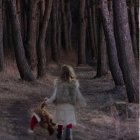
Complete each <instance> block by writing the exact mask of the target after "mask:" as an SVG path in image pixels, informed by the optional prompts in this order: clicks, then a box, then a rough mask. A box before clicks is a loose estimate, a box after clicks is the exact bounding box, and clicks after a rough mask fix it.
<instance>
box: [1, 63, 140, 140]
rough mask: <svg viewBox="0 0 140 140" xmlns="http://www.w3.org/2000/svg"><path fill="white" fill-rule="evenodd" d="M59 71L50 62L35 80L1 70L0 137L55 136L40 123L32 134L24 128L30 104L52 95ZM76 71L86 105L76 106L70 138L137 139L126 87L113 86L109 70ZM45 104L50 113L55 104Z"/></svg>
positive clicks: (44, 139)
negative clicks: (99, 72)
mask: <svg viewBox="0 0 140 140" xmlns="http://www.w3.org/2000/svg"><path fill="white" fill-rule="evenodd" d="M58 71H59V68H57V67H56V66H50V67H49V68H48V73H47V76H46V77H45V78H44V79H42V80H38V81H37V82H25V81H22V80H20V79H19V75H18V73H17V72H15V71H12V70H10V69H8V70H7V71H6V72H3V73H1V74H0V107H1V108H0V114H1V115H0V140H19V139H20V140H56V137H55V135H54V136H52V137H49V136H48V133H47V131H46V130H44V129H42V128H40V127H36V129H35V133H34V134H29V133H28V131H27V130H28V126H29V121H30V116H31V112H32V108H34V107H35V106H36V105H38V104H40V103H41V101H42V100H43V99H44V97H46V96H47V97H50V96H51V94H52V92H53V80H54V79H55V78H56V77H57V74H58ZM75 71H76V74H77V77H78V79H79V82H80V90H81V92H82V94H83V96H84V97H85V99H86V101H87V106H86V107H85V108H77V109H76V116H77V122H78V124H77V126H75V127H74V128H73V139H74V140H138V107H139V106H138V104H134V103H133V104H132V103H128V101H127V96H126V92H125V88H124V87H116V88H114V83H113V81H112V78H111V76H110V74H108V75H107V76H105V77H102V78H96V79H95V78H94V77H95V74H96V73H95V68H93V67H89V66H83V67H75ZM15 75H16V76H15ZM46 108H47V109H48V111H49V112H50V113H52V114H53V112H54V110H55V106H54V105H48V106H47V107H46Z"/></svg>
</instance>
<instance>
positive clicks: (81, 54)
mask: <svg viewBox="0 0 140 140" xmlns="http://www.w3.org/2000/svg"><path fill="white" fill-rule="evenodd" d="M85 7H86V1H85V0H80V8H79V18H80V19H79V28H80V30H79V45H78V65H82V64H86V54H85V42H86V18H85Z"/></svg>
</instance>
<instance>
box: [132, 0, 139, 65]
mask: <svg viewBox="0 0 140 140" xmlns="http://www.w3.org/2000/svg"><path fill="white" fill-rule="evenodd" d="M130 17H131V31H132V46H133V51H134V56H135V59H136V64H137V63H138V49H137V48H138V47H137V31H136V29H137V28H136V20H135V7H134V2H133V0H131V3H130Z"/></svg>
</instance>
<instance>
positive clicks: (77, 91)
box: [76, 81, 86, 106]
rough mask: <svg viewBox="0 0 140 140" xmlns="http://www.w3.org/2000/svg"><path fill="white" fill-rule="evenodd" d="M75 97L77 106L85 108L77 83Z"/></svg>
mask: <svg viewBox="0 0 140 140" xmlns="http://www.w3.org/2000/svg"><path fill="white" fill-rule="evenodd" d="M76 95H77V96H76V101H77V104H78V105H80V106H86V101H85V99H84V97H83V95H82V94H81V92H80V89H79V82H78V81H77V82H76Z"/></svg>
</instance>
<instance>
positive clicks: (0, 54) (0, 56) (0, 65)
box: [0, 0, 4, 72]
mask: <svg viewBox="0 0 140 140" xmlns="http://www.w3.org/2000/svg"><path fill="white" fill-rule="evenodd" d="M3 69H4V52H3V19H2V0H1V1H0V72H1V71H2V70H3Z"/></svg>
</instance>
